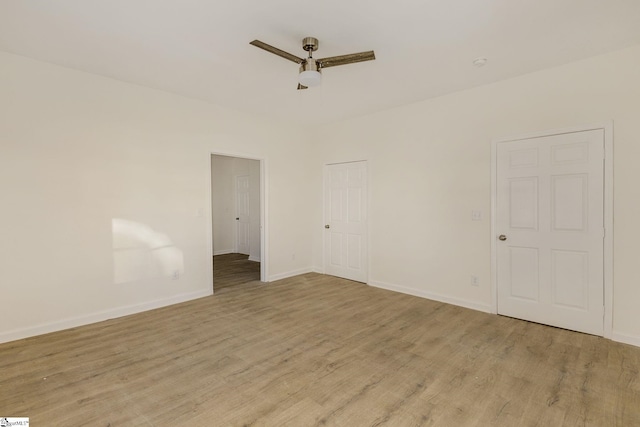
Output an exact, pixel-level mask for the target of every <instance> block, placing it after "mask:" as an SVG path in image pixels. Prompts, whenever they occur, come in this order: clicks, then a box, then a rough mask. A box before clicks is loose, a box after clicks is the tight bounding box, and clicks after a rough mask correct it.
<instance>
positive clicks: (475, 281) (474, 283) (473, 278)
mask: <svg viewBox="0 0 640 427" xmlns="http://www.w3.org/2000/svg"><path fill="white" fill-rule="evenodd" d="M479 285H480V278H479V277H478V276H471V286H479Z"/></svg>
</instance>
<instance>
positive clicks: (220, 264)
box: [211, 154, 265, 292]
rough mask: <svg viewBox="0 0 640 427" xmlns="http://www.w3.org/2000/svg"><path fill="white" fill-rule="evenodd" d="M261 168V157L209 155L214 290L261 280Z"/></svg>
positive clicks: (262, 267) (262, 235) (262, 236)
mask: <svg viewBox="0 0 640 427" xmlns="http://www.w3.org/2000/svg"><path fill="white" fill-rule="evenodd" d="M262 169H263V167H262V162H261V161H260V160H256V159H248V158H242V157H234V156H228V155H220V154H212V155H211V225H212V227H211V230H212V239H211V241H212V254H213V259H212V262H213V288H214V291H215V292H219V291H222V290H225V289H228V288H233V287H238V286H239V285H242V284H244V283H249V282H256V281H261V280H263V281H264V277H265V274H264V253H263V251H264V242H263V240H264V234H263V227H262V224H263V218H264V214H263V212H264V210H263V206H264V204H263V202H262V200H263V197H264V195H263V192H264V191H263V188H264V186H263V184H262V181H263V178H262V176H263V171H262Z"/></svg>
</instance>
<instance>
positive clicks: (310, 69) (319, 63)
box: [249, 37, 376, 90]
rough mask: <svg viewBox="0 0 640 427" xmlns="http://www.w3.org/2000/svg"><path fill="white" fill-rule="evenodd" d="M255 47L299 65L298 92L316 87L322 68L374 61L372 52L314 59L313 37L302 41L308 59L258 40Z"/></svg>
mask: <svg viewBox="0 0 640 427" xmlns="http://www.w3.org/2000/svg"><path fill="white" fill-rule="evenodd" d="M249 44H252V45H253V46H255V47H259V48H260V49H264V50H266V51H267V52H271V53H273V54H276V55H278V56H281V57H282V58H284V59H288V60H289V61H293V62H295V63H296V64H300V74H299V75H298V90H299V89H307V88H308V87H309V86H318V85H319V84H320V80H321V77H322V74H321V71H322V69H323V68H328V67H335V66H336V65H346V64H354V63H356V62H363V61H371V60H374V59H376V56H375V54H374V53H373V51H372V50H370V51H367V52H359V53H351V54H348V55H340V56H330V57H328V58H321V59H315V58H313V55H312V54H313V52H315V51H316V50H318V39H316V38H315V37H305V38H304V39H302V49H304V50H306V51H307V52H309V57H308V58H299V57H297V56H295V55H293V54H291V53H289V52H285V51H284V50H281V49H278V48H277V47H273V46H271V45H268V44H266V43H263V42H261V41H260V40H254V41H252V42H251V43H249Z"/></svg>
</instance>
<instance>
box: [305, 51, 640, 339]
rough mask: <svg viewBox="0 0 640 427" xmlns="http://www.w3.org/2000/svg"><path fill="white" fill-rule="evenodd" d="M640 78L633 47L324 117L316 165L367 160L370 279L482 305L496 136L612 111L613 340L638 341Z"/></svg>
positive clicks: (487, 300) (589, 119)
mask: <svg viewBox="0 0 640 427" xmlns="http://www.w3.org/2000/svg"><path fill="white" fill-rule="evenodd" d="M489 66H498V65H497V64H496V65H489ZM478 72H482V69H480V70H478ZM638 76H640V46H636V47H634V48H630V49H626V50H622V51H618V52H615V53H611V54H608V55H604V56H599V57H595V58H591V59H588V60H585V61H580V62H576V63H572V64H569V65H566V66H563V67H558V68H554V69H549V70H544V71H540V72H536V73H532V74H529V75H525V76H522V77H519V78H514V79H511V80H508V81H503V82H499V83H496V84H492V85H488V86H483V87H479V88H476V89H472V90H467V91H463V92H458V93H454V94H451V95H447V96H443V97H440V98H437V99H432V100H428V101H424V102H420V103H416V104H412V105H408V106H405V107H401V108H397V109H394V110H391V111H385V112H380V113H378V114H373V115H369V116H366V117H361V118H357V119H353V120H348V121H345V122H342V123H339V124H332V125H330V126H326V127H324V128H323V129H322V130H321V131H320V132H319V134H318V141H322V143H321V144H320V143H318V144H317V146H316V148H317V149H316V151H315V155H314V157H315V158H316V159H317V161H316V164H315V169H319V168H321V167H322V164H324V163H326V162H337V161H350V160H360V159H366V160H369V168H370V169H369V170H370V172H369V173H370V181H369V185H370V210H369V212H370V264H369V265H370V266H371V268H370V283H372V284H375V285H378V286H384V287H389V288H395V289H399V290H403V291H405V292H409V293H414V294H418V295H423V296H428V297H431V298H435V299H440V300H445V301H451V302H455V303H458V304H461V305H466V306H470V307H474V308H478V309H484V310H488V309H489V307H490V305H491V293H490V255H491V254H490V241H491V240H490V239H491V236H490V209H491V204H490V203H491V188H490V153H491V142H492V140H493V139H496V138H500V137H506V136H512V135H522V134H527V133H530V132H537V131H543V130H549V129H557V128H564V127H571V126H576V125H590V124H595V123H601V122H603V121H606V120H613V121H614V135H615V136H614V149H615V158H614V173H615V191H614V197H615V206H614V209H615V213H614V221H615V235H614V239H615V242H614V246H615V248H614V251H615V255H614V263H615V265H614V275H615V279H614V294H615V295H614V309H613V320H614V324H613V329H614V335H615V336H614V338H615V339H618V340H621V341H626V342H629V343H635V344H636V345H640V310H638V301H640V286H639V285H638V283H639V280H638V274H637V270H635V266H636V265H637V263H638V249H637V242H639V241H640V222H639V221H638V217H639V215H640V192H639V191H638V188H637V185H638V184H637V183H638V182H640V168H638V167H637V163H638V159H640V78H638ZM314 186H315V188H316V194H317V195H318V200H317V202H316V203H317V204H318V206H320V204H321V196H320V195H321V186H322V183H321V181H320V179H319V178H316V181H314ZM474 209H479V210H482V212H483V214H484V220H483V221H481V222H472V221H471V211H472V210H474ZM315 215H316V218H315V222H316V224H317V225H316V232H315V242H316V243H315V244H316V246H315V248H314V256H315V264H316V265H321V263H322V260H321V254H322V250H321V247H322V239H321V236H322V232H321V223H322V221H321V219H320V218H319V216H318V215H317V210H316V213H315ZM471 275H477V276H479V277H480V286H479V287H472V286H470V276H471Z"/></svg>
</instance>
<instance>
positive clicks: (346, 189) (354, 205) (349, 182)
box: [324, 162, 367, 282]
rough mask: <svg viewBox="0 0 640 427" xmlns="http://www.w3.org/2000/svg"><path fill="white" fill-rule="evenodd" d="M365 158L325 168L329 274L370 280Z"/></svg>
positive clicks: (327, 267)
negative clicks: (368, 274)
mask: <svg viewBox="0 0 640 427" xmlns="http://www.w3.org/2000/svg"><path fill="white" fill-rule="evenodd" d="M366 195H367V169H366V162H353V163H340V164H334V165H328V166H326V169H325V197H324V203H325V207H324V212H325V214H324V217H325V224H326V225H327V226H328V227H329V228H325V245H324V246H325V256H324V259H325V266H324V270H325V273H326V274H330V275H333V276H338V277H344V278H346V279H351V280H356V281H359V282H366V281H367V234H366V233H367V210H366V209H367V204H366Z"/></svg>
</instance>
